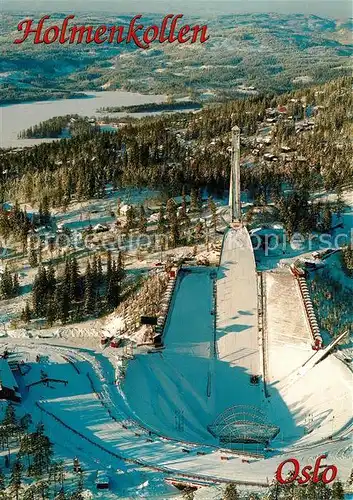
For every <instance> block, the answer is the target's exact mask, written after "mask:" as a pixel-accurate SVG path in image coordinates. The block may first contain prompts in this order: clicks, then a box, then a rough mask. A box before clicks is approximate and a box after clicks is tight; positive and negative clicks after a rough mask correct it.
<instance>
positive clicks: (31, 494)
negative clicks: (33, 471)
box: [22, 484, 37, 500]
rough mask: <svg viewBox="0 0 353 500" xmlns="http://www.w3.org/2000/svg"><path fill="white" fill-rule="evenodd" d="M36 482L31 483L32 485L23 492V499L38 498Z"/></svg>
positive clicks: (32, 499) (33, 499)
mask: <svg viewBox="0 0 353 500" xmlns="http://www.w3.org/2000/svg"><path fill="white" fill-rule="evenodd" d="M36 490H37V487H36V484H31V486H29V487H27V488H26V489H25V491H24V493H23V496H22V498H23V500H35V499H36Z"/></svg>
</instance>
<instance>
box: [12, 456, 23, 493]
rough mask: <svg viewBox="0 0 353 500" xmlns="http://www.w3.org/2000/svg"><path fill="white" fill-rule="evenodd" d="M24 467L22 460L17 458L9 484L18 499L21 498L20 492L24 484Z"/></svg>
mask: <svg viewBox="0 0 353 500" xmlns="http://www.w3.org/2000/svg"><path fill="white" fill-rule="evenodd" d="M22 469H23V467H22V464H21V462H20V460H16V462H15V463H14V464H13V466H12V471H11V478H10V484H9V486H10V488H11V491H12V492H13V493H14V494H15V498H16V500H18V499H19V493H20V490H21V485H22Z"/></svg>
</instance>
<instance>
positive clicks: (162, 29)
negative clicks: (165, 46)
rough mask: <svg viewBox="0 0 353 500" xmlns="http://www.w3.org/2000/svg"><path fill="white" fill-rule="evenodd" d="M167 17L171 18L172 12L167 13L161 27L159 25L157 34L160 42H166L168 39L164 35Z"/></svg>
mask: <svg viewBox="0 0 353 500" xmlns="http://www.w3.org/2000/svg"><path fill="white" fill-rule="evenodd" d="M169 19H173V14H168V15H167V16H165V18H164V19H163V22H162V27H161V33H160V35H159V41H160V43H164V42H166V41H167V40H168V37H166V36H165V32H166V29H167V24H168V21H169Z"/></svg>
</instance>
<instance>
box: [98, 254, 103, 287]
mask: <svg viewBox="0 0 353 500" xmlns="http://www.w3.org/2000/svg"><path fill="white" fill-rule="evenodd" d="M102 283H103V266H102V257H101V256H100V255H99V256H98V259H97V284H98V286H100V285H102Z"/></svg>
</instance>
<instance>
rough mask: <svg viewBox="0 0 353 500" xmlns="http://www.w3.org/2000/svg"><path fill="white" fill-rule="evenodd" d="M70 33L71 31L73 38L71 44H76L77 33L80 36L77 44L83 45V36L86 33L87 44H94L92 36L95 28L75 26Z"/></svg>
mask: <svg viewBox="0 0 353 500" xmlns="http://www.w3.org/2000/svg"><path fill="white" fill-rule="evenodd" d="M70 31H71V36H70V41H69V43H75V37H76V35H77V33H78V34H79V35H78V39H77V41H76V44H79V43H82V41H83V36H84V34H85V33H86V43H91V42H93V36H92V31H93V26H73V27H72V28H71V29H70Z"/></svg>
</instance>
